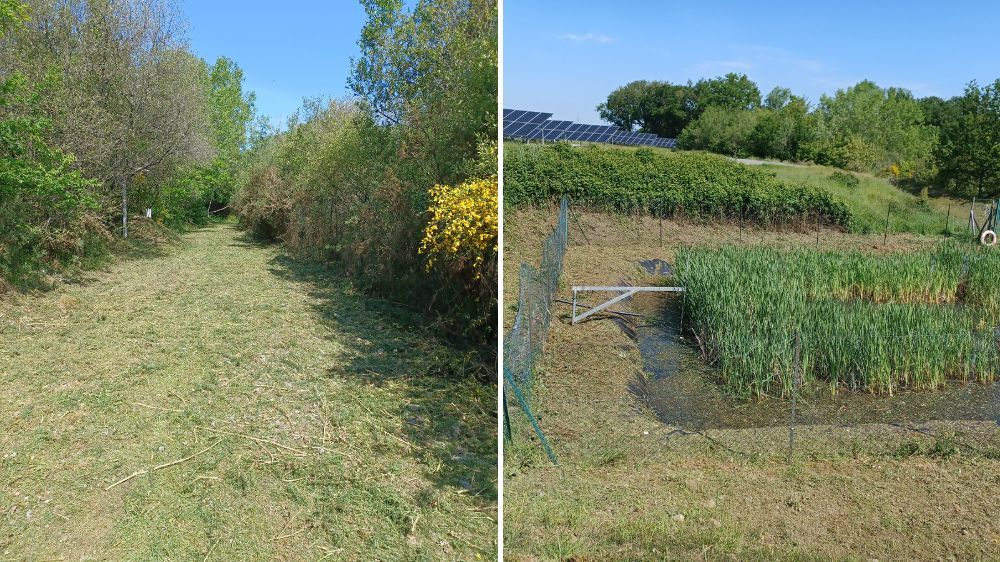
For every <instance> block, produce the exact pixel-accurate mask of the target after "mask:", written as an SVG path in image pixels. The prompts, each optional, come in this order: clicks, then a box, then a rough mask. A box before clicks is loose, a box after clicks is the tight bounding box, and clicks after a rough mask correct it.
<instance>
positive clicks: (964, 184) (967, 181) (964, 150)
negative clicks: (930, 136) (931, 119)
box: [940, 79, 1000, 198]
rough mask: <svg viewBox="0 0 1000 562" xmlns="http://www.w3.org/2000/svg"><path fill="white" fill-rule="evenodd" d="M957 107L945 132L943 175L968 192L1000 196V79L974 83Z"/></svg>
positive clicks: (941, 161) (969, 193)
mask: <svg viewBox="0 0 1000 562" xmlns="http://www.w3.org/2000/svg"><path fill="white" fill-rule="evenodd" d="M956 106H957V107H956V109H957V118H956V119H949V120H947V121H945V122H944V126H943V129H942V131H941V136H942V143H941V150H940V166H941V174H942V176H943V177H944V178H946V179H948V180H953V181H954V182H955V183H956V184H957V186H958V188H959V189H960V190H961V191H962V192H963V193H965V194H968V195H975V196H976V197H979V198H983V197H993V196H1000V79H998V80H996V81H994V82H993V83H992V84H988V85H986V86H979V84H977V83H976V82H975V81H973V82H970V83H969V84H968V85H967V86H966V87H965V94H964V95H962V96H961V97H960V98H958V100H957V104H956Z"/></svg>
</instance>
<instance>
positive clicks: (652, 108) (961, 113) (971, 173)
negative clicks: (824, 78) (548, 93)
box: [597, 73, 1000, 198]
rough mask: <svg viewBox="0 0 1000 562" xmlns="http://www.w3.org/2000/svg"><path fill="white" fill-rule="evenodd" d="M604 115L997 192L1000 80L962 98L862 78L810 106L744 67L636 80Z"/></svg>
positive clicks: (707, 142) (696, 138) (944, 188)
mask: <svg viewBox="0 0 1000 562" xmlns="http://www.w3.org/2000/svg"><path fill="white" fill-rule="evenodd" d="M597 109H598V112H599V114H600V116H601V118H602V119H604V120H606V121H608V122H609V123H612V124H614V125H617V126H619V127H622V128H625V129H629V130H633V129H639V130H641V131H643V132H648V133H654V134H657V135H660V136H664V137H671V138H677V139H678V144H679V146H680V147H681V148H685V149H692V150H707V151H711V152H716V153H720V154H725V155H729V156H736V157H749V156H754V157H759V158H776V159H781V160H795V161H810V162H815V163H817V164H823V165H829V166H835V167H838V168H844V169H847V170H853V171H860V172H870V173H874V174H877V175H881V176H885V177H889V178H891V179H894V180H897V181H898V182H899V183H901V184H908V185H910V186H913V187H919V188H934V189H935V190H937V191H940V192H942V193H945V194H949V195H953V196H960V197H979V198H983V197H992V196H998V195H1000V79H998V80H997V81H995V82H993V83H991V84H988V85H985V86H981V85H979V84H977V83H976V82H974V81H973V82H970V83H968V84H967V85H966V87H965V91H964V93H963V94H962V95H960V96H955V97H952V98H950V99H942V98H939V97H933V96H932V97H926V98H916V97H914V96H913V94H912V93H911V92H910V91H908V90H906V89H903V88H894V87H888V88H883V87H881V86H879V85H878V84H876V83H874V82H872V81H870V80H864V81H862V82H859V83H858V84H855V85H853V86H851V87H849V88H845V89H841V90H837V92H836V93H834V94H833V95H832V96H830V95H823V96H821V97H820V99H819V102H818V103H815V104H813V103H810V102H809V101H808V100H806V99H805V98H804V97H802V96H797V95H795V94H793V92H792V91H791V90H790V89H788V88H783V87H780V86H779V87H775V88H774V89H772V90H771V91H770V92H768V93H767V94H766V95H762V94H761V91H760V89H759V88H758V86H757V84H755V83H754V82H753V81H752V80H750V78H748V77H747V76H746V75H743V74H736V73H729V74H727V75H725V76H721V77H717V78H711V79H701V80H698V81H697V82H691V81H689V82H687V83H686V84H672V83H670V82H663V81H646V80H639V81H634V82H630V83H629V84H626V85H625V86H622V87H620V88H618V89H616V90H614V91H613V92H611V93H610V94H609V95H608V98H607V100H606V101H605V102H603V103H601V104H600V105H599V106H598V107H597Z"/></svg>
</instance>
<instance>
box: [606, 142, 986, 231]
mask: <svg viewBox="0 0 1000 562" xmlns="http://www.w3.org/2000/svg"><path fill="white" fill-rule="evenodd" d="M601 146H602V147H603V148H611V149H618V150H635V148H631V147H624V146H617V145H601ZM651 150H653V151H654V152H660V153H663V154H668V155H669V154H672V153H674V151H672V150H670V149H665V148H653V149H651ZM759 167H760V168H761V169H764V170H767V171H769V172H772V173H774V174H775V175H777V177H778V178H779V179H781V180H783V181H786V182H788V183H793V184H806V185H810V186H814V187H818V188H821V189H823V190H826V191H829V192H831V193H833V194H835V195H837V196H838V197H840V198H841V199H842V200H843V201H845V202H846V203H847V204H848V205H849V206H850V208H851V210H852V211H854V212H855V213H856V215H857V221H858V222H857V226H858V227H859V229H860V231H861V232H872V233H874V232H883V231H884V230H885V222H886V214H887V211H888V210H889V206H890V205H891V206H892V213H891V214H890V218H889V231H890V232H913V233H917V234H941V233H942V232H943V231H944V228H945V224H946V223H949V220H948V212H949V207H951V220H950V223H949V224H950V225H951V230H952V231H953V232H959V231H960V229H961V227H964V226H965V225H966V224H967V223H968V217H969V207H970V203H969V202H967V201H966V202H961V201H953V200H951V199H948V198H943V197H937V198H931V199H930V200H929V201H928V204H927V205H922V204H921V203H920V198H919V197H917V196H915V195H913V194H910V193H907V192H906V191H903V190H901V189H899V188H897V187H896V186H894V185H892V184H890V183H889V182H887V181H885V180H884V179H881V178H877V177H875V176H872V175H870V174H860V173H853V172H848V173H851V174H852V175H854V176H855V177H857V178H858V179H859V180H860V181H861V184H860V186H858V187H857V188H848V187H845V186H843V185H841V184H839V183H837V182H834V181H831V180H830V174H832V173H833V172H836V171H842V170H838V168H831V167H828V166H819V165H815V164H797V165H793V166H789V165H782V164H780V163H775V164H762V165H759Z"/></svg>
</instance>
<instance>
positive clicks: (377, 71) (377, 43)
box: [348, 0, 498, 183]
mask: <svg viewBox="0 0 1000 562" xmlns="http://www.w3.org/2000/svg"><path fill="white" fill-rule="evenodd" d="M362 4H363V5H364V8H365V12H367V14H368V21H367V23H366V24H365V26H364V28H363V29H362V30H361V39H359V41H358V47H359V49H360V55H359V57H358V58H357V59H355V60H353V64H354V70H353V72H352V74H351V77H350V78H349V79H348V86H349V87H350V88H351V90H352V91H353V92H354V93H355V95H357V96H358V97H360V98H361V99H363V100H365V102H366V103H367V104H368V106H369V107H370V109H371V112H372V113H373V115H374V116H375V117H376V118H377V120H378V121H379V122H380V123H382V124H385V125H390V126H395V125H406V127H405V128H404V129H402V130H401V133H402V134H403V136H404V137H405V139H404V142H405V144H406V147H405V150H404V151H405V153H407V154H410V155H413V156H415V157H416V158H412V159H410V160H409V161H410V163H411V164H412V165H413V166H414V167H415V168H416V169H417V170H419V172H418V173H421V174H422V175H424V176H425V180H426V181H430V182H432V183H452V182H454V181H455V180H457V179H461V177H462V176H463V175H464V174H465V173H466V171H467V170H468V168H469V162H470V161H471V160H474V159H475V158H476V155H477V152H476V147H477V145H478V144H479V142H480V141H482V140H486V139H493V138H496V130H497V129H496V128H497V124H496V123H497V107H496V100H497V91H498V86H497V72H496V68H497V48H496V46H497V29H498V27H497V3H496V0H437V1H433V2H432V1H423V2H418V3H416V5H415V6H414V7H413V9H412V10H411V11H407V10H406V9H405V8H404V5H403V2H402V0H362Z"/></svg>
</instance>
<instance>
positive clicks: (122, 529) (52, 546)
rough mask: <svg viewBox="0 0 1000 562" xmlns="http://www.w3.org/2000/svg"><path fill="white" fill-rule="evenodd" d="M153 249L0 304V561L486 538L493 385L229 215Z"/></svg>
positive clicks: (360, 554)
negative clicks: (470, 375)
mask: <svg viewBox="0 0 1000 562" xmlns="http://www.w3.org/2000/svg"><path fill="white" fill-rule="evenodd" d="M158 248H159V251H158V252H157V254H156V255H154V256H151V257H149V258H148V259H139V256H137V255H134V256H133V259H129V260H126V261H123V262H119V263H117V264H115V265H113V266H112V267H111V268H110V269H109V270H108V271H105V272H100V273H97V274H94V275H93V276H92V277H93V278H92V279H90V280H88V281H86V282H84V283H82V284H77V285H64V286H62V287H61V288H60V289H58V290H57V291H54V292H52V293H50V294H47V295H44V296H41V297H28V298H21V299H19V300H18V302H15V303H6V304H0V357H2V358H3V360H2V363H0V424H2V428H3V429H2V430H0V559H7V558H12V559H19V560H20V559H66V560H71V559H114V560H126V559H132V560H151V559H198V560H203V559H211V560H275V559H283V560H292V559H296V560H298V559H313V560H316V559H324V558H325V559H332V560H345V559H346V560H371V559H377V558H379V559H400V560H403V559H430V558H433V559H441V558H445V559H471V558H475V557H477V556H490V554H491V553H493V552H495V551H496V526H497V512H496V470H495V462H496V438H495V435H496V433H495V419H496V417H495V406H494V403H495V402H494V396H495V387H490V386H488V385H483V384H481V383H478V382H472V381H468V379H467V378H463V377H462V376H461V373H458V374H456V373H452V372H451V371H453V370H454V367H453V366H452V365H453V364H454V361H453V352H451V351H450V350H449V349H448V348H447V347H445V346H444V345H442V344H441V343H439V342H438V341H436V340H435V339H434V338H433V337H431V336H429V335H428V334H427V333H426V332H425V331H424V330H423V329H422V328H421V327H420V322H419V320H417V319H415V318H413V317H410V316H408V315H407V313H405V312H402V311H400V310H398V307H393V306H391V305H388V304H385V303H382V302H380V301H376V300H372V299H368V298H366V297H364V296H362V295H359V294H357V293H356V292H355V291H353V290H352V289H351V287H350V286H349V284H348V283H346V282H345V281H344V280H343V278H342V277H339V276H337V275H336V274H333V273H329V272H321V271H317V270H314V269H310V268H308V267H304V266H301V265H299V264H297V263H295V262H292V261H290V260H288V259H287V258H286V257H285V256H283V255H282V253H281V252H280V250H279V249H278V247H275V246H271V247H261V246H257V245H254V244H250V243H247V242H245V241H244V240H243V238H242V236H240V235H239V234H238V233H237V232H236V231H235V230H234V229H233V228H232V227H231V226H217V227H213V228H209V229H203V230H199V231H195V232H193V233H190V234H188V235H186V236H185V237H184V239H183V240H182V241H179V242H177V243H175V244H174V246H173V247H172V248H164V247H162V246H161V247H158ZM136 473H138V474H136ZM132 475H134V476H133V477H132V478H130V479H128V480H125V481H122V480H123V479H125V478H126V477H128V476H132ZM120 481H121V482H120ZM119 482H120V483H119ZM116 483H118V484H117V485H116Z"/></svg>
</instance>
